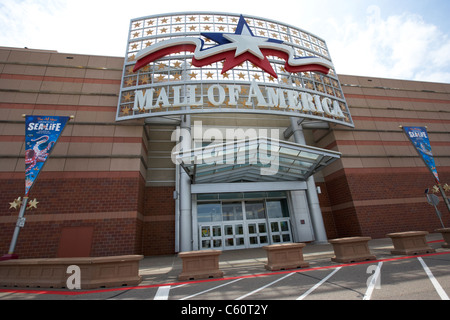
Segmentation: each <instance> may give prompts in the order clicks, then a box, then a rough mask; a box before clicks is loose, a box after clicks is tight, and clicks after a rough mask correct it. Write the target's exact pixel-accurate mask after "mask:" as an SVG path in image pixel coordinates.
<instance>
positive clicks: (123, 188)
mask: <svg viewBox="0 0 450 320" xmlns="http://www.w3.org/2000/svg"><path fill="white" fill-rule="evenodd" d="M78 175H79V174H78ZM108 175H109V177H107V176H105V177H102V178H99V177H90V176H89V174H87V175H85V177H79V178H61V177H60V178H56V177H53V178H52V176H53V174H45V173H42V174H41V176H40V177H39V178H38V180H37V182H36V183H35V186H34V187H33V189H32V190H31V192H30V199H34V198H37V200H38V202H39V203H38V205H37V206H38V209H33V210H27V211H26V213H25V217H26V219H27V221H26V224H25V227H24V228H22V229H21V231H20V235H19V238H18V242H17V246H16V250H15V253H17V254H18V255H19V256H20V257H22V258H33V257H56V256H57V252H58V246H59V237H60V235H61V230H62V228H64V227H76V226H84V227H86V226H93V227H94V233H93V240H92V247H91V256H107V255H121V254H138V253H140V252H141V246H142V244H141V235H142V230H141V229H142V223H141V222H140V221H139V214H138V212H139V211H138V210H139V207H140V202H143V201H142V199H143V196H144V180H143V178H142V177H141V176H140V175H139V173H137V174H136V173H135V174H133V173H120V174H119V173H111V174H108ZM2 182H3V183H2V184H0V194H1V198H0V201H3V203H8V202H11V201H12V200H13V199H15V198H17V195H19V194H21V192H23V191H22V190H23V187H24V181H23V180H22V179H3V180H2ZM17 216H18V210H13V209H8V206H5V205H4V206H1V207H0V218H1V220H2V223H0V252H4V253H6V252H7V251H8V249H9V244H10V241H11V237H12V234H13V231H14V226H15V222H16V219H17Z"/></svg>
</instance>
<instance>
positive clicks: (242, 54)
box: [202, 15, 283, 78]
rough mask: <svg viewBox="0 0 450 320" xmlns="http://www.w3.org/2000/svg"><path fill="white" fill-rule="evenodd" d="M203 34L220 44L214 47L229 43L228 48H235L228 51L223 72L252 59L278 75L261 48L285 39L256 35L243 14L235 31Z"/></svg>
mask: <svg viewBox="0 0 450 320" xmlns="http://www.w3.org/2000/svg"><path fill="white" fill-rule="evenodd" d="M202 36H205V37H207V38H208V39H211V40H214V41H215V42H217V43H218V44H219V45H218V46H216V47H213V48H217V47H219V46H223V45H227V48H233V49H235V51H234V52H233V50H231V51H228V52H227V54H226V57H225V63H224V65H223V69H222V73H225V72H227V71H228V70H230V69H233V68H234V67H236V66H238V65H240V64H241V63H242V62H244V61H250V62H252V63H253V64H254V65H255V66H258V67H260V68H261V69H263V70H264V71H266V72H267V73H269V74H271V75H273V76H274V77H275V78H276V77H277V74H276V73H275V71H274V70H273V68H272V66H271V65H270V62H269V60H268V59H267V57H266V56H265V55H264V54H263V52H262V51H261V48H264V47H270V46H269V44H274V43H278V44H282V43H283V41H280V40H276V39H270V38H262V37H257V36H255V35H254V34H253V32H252V30H251V29H250V27H249V26H248V24H247V22H246V21H245V19H244V17H243V16H242V15H241V17H240V18H239V22H238V25H237V27H236V31H235V33H202ZM213 48H209V49H207V50H210V49H213Z"/></svg>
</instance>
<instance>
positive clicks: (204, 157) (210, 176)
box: [175, 137, 341, 183]
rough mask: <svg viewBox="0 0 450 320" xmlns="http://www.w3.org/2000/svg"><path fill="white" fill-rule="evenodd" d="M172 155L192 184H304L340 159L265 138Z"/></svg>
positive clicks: (304, 147) (323, 151)
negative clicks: (285, 182) (274, 182)
mask: <svg viewBox="0 0 450 320" xmlns="http://www.w3.org/2000/svg"><path fill="white" fill-rule="evenodd" d="M175 155H176V159H177V162H178V163H179V164H180V165H181V167H182V168H183V169H184V170H185V171H186V173H187V174H188V175H189V176H190V177H191V180H192V183H229V182H259V181H264V182H270V181H304V180H306V179H307V178H308V177H310V176H311V175H312V174H314V173H316V172H318V171H320V170H321V169H323V168H324V167H326V166H327V165H329V164H330V163H332V162H333V161H335V160H337V159H339V158H340V156H341V154H340V153H339V152H335V151H331V150H326V149H320V148H315V147H310V146H306V145H300V144H296V143H292V142H288V141H281V140H276V139H270V138H265V137H264V138H254V139H246V140H240V141H235V142H234V143H233V142H231V143H222V144H214V145H209V146H206V147H203V148H196V149H191V150H187V151H185V152H183V151H181V152H177V153H175Z"/></svg>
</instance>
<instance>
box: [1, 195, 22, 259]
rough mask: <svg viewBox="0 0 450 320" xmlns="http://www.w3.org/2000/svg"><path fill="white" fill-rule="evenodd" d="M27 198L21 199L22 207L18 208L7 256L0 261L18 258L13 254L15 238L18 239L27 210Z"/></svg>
mask: <svg viewBox="0 0 450 320" xmlns="http://www.w3.org/2000/svg"><path fill="white" fill-rule="evenodd" d="M27 203H28V197H27V196H25V197H23V201H22V206H21V207H20V212H19V217H18V218H17V222H16V227H15V229H14V234H13V236H12V239H11V244H10V246H9V251H8V254H7V255H4V256H3V257H1V258H0V260H9V259H17V258H18V256H17V255H16V254H14V250H15V249H16V243H17V238H18V237H19V232H20V228H22V227H23V223H24V222H23V219H24V215H25V209H26V208H27Z"/></svg>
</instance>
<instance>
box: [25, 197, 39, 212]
mask: <svg viewBox="0 0 450 320" xmlns="http://www.w3.org/2000/svg"><path fill="white" fill-rule="evenodd" d="M38 203H39V202H38V201H37V200H36V198H34V200H31V201H29V202H28V206H27V210H32V209H33V208H34V209H37V204H38Z"/></svg>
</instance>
